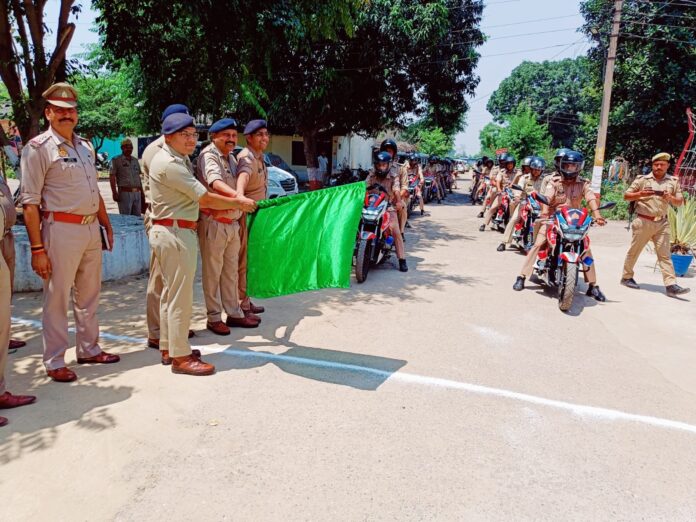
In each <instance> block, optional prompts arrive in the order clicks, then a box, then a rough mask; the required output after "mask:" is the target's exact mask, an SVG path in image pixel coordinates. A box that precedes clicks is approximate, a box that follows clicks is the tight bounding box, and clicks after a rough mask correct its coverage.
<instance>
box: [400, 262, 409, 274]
mask: <svg viewBox="0 0 696 522" xmlns="http://www.w3.org/2000/svg"><path fill="white" fill-rule="evenodd" d="M399 272H408V266H406V260H405V259H399Z"/></svg>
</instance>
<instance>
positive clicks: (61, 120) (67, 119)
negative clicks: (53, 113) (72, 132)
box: [58, 118, 73, 122]
mask: <svg viewBox="0 0 696 522" xmlns="http://www.w3.org/2000/svg"><path fill="white" fill-rule="evenodd" d="M58 121H60V122H63V121H73V119H72V118H61V119H60V120H58Z"/></svg>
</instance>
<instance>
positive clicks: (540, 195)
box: [535, 194, 549, 205]
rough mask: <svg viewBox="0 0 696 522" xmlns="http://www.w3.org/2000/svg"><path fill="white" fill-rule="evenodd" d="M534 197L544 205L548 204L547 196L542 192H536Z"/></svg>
mask: <svg viewBox="0 0 696 522" xmlns="http://www.w3.org/2000/svg"><path fill="white" fill-rule="evenodd" d="M535 197H536V199H537V200H538V201H539V202H540V203H543V204H544V205H548V204H549V198H547V197H546V196H544V195H543V194H536V195H535Z"/></svg>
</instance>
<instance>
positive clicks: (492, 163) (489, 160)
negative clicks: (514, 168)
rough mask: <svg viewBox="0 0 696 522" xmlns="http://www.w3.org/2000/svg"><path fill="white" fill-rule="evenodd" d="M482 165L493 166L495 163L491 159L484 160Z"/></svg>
mask: <svg viewBox="0 0 696 522" xmlns="http://www.w3.org/2000/svg"><path fill="white" fill-rule="evenodd" d="M483 164H484V165H494V164H495V162H494V161H493V159H492V158H486V160H485V161H484V162H483Z"/></svg>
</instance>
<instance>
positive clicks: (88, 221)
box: [80, 214, 96, 225]
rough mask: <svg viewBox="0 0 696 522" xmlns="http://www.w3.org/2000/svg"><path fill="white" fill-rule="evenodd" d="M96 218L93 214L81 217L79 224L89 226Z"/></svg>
mask: <svg viewBox="0 0 696 522" xmlns="http://www.w3.org/2000/svg"><path fill="white" fill-rule="evenodd" d="M95 218H96V216H95V215H94V214H91V215H89V216H83V217H82V222H81V223H80V224H81V225H91V224H92V223H94V220H95Z"/></svg>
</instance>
